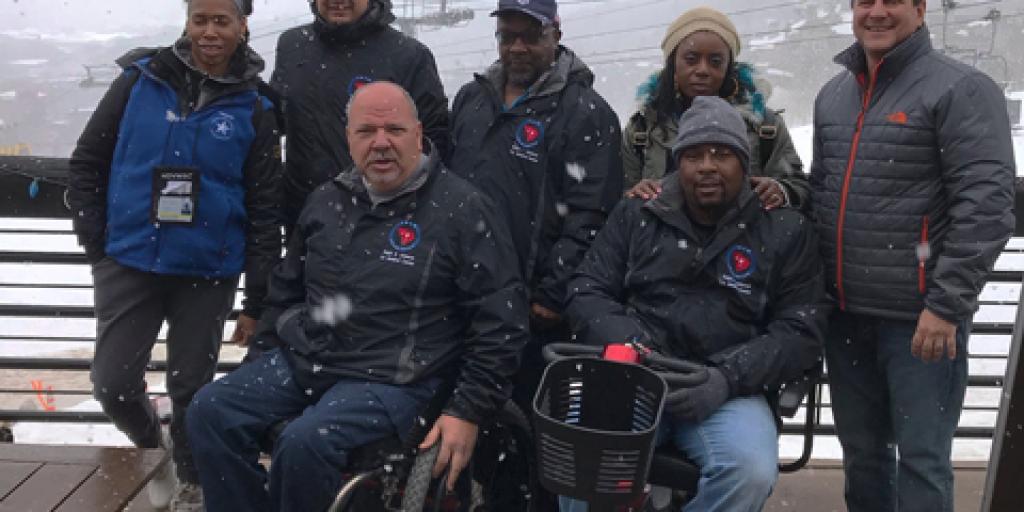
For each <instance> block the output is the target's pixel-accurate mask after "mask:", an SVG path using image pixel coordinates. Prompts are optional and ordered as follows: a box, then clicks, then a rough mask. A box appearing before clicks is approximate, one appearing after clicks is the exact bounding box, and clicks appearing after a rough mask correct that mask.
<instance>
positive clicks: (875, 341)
mask: <svg viewBox="0 0 1024 512" xmlns="http://www.w3.org/2000/svg"><path fill="white" fill-rule="evenodd" d="M916 328H917V321H916V320H914V321H911V320H886V319H882V318H877V317H869V316H861V315H851V314H848V313H842V312H836V313H834V314H833V316H832V319H831V322H830V325H829V333H828V335H827V337H826V341H825V356H826V360H827V362H828V375H829V383H830V390H831V395H832V408H833V414H834V415H835V423H836V431H837V433H838V434H839V442H840V444H842V447H843V466H844V468H845V470H846V505H847V507H848V508H849V510H850V511H851V512H867V511H870V512H886V511H896V510H898V511H899V512H913V511H922V512H924V511H928V512H943V511H952V510H953V467H952V463H951V462H950V452H951V451H952V445H953V434H954V431H955V430H956V426H957V422H958V421H959V419H960V408H961V406H962V405H963V401H964V391H965V389H966V387H967V336H968V334H969V332H970V329H971V324H970V322H961V323H960V324H959V325H957V333H956V346H957V350H956V351H957V354H956V359H954V360H952V361H950V360H949V359H948V358H947V357H946V356H945V355H943V357H942V359H941V360H939V361H938V362H934V363H926V362H923V361H921V360H920V359H917V358H916V357H914V356H913V355H912V354H911V353H910V342H911V339H912V338H913V335H914V331H915V329H916Z"/></svg>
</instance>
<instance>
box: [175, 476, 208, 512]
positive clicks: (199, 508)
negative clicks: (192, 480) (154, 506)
mask: <svg viewBox="0 0 1024 512" xmlns="http://www.w3.org/2000/svg"><path fill="white" fill-rule="evenodd" d="M170 510H171V512H203V510H205V509H204V508H203V488H202V487H199V484H189V483H183V484H181V485H179V486H178V488H177V489H175V490H174V498H171V509H170Z"/></svg>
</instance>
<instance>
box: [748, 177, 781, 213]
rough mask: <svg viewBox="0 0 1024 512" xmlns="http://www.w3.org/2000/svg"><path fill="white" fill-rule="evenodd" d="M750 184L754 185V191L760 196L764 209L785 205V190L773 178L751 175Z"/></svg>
mask: <svg viewBox="0 0 1024 512" xmlns="http://www.w3.org/2000/svg"><path fill="white" fill-rule="evenodd" d="M750 186H751V187H754V193H755V194H757V197H759V198H761V202H762V203H764V208H765V210H771V209H773V208H780V207H782V206H786V192H785V191H784V190H782V184H781V183H779V182H778V181H775V180H774V179H773V178H768V177H765V176H751V177H750Z"/></svg>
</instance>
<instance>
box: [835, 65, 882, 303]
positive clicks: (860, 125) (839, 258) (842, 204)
mask: <svg viewBox="0 0 1024 512" xmlns="http://www.w3.org/2000/svg"><path fill="white" fill-rule="evenodd" d="M881 67H882V61H878V64H876V65H875V70H874V72H873V73H871V81H870V82H869V83H868V90H867V92H866V93H865V94H864V99H863V100H862V102H861V109H860V114H858V115H857V131H856V132H854V134H853V144H851V146H850V158H849V160H847V161H846V174H845V175H844V176H843V189H842V192H841V193H840V197H839V220H838V222H837V224H836V287H837V288H838V293H839V309H840V310H843V311H846V290H845V287H844V286H843V226H844V224H845V223H846V198H847V196H848V195H849V193H850V178H851V177H852V176H853V164H854V161H855V160H856V159H857V147H858V146H859V145H860V135H861V131H862V130H863V129H864V117H865V116H866V114H867V111H868V105H870V104H871V95H872V94H873V93H874V90H875V80H876V79H877V78H878V69H879V68H881ZM862 85H863V83H862Z"/></svg>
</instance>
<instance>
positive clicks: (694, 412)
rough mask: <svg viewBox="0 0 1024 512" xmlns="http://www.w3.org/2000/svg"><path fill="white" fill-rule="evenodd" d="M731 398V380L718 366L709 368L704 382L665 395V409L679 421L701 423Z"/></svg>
mask: <svg viewBox="0 0 1024 512" xmlns="http://www.w3.org/2000/svg"><path fill="white" fill-rule="evenodd" d="M728 399H729V382H728V381H727V380H726V379H725V374H724V373H722V370H719V369H718V368H708V380H706V381H704V383H703V384H701V385H699V386H696V387H692V388H682V389H679V390H676V391H673V392H671V393H669V394H668V396H667V397H665V411H667V412H668V413H669V414H671V415H672V417H673V418H675V419H676V420H678V421H683V422H687V423H700V422H702V421H704V420H705V419H707V417H708V416H711V413H713V412H715V411H717V410H718V408H719V407H721V406H722V404H724V403H725V401H726V400H728Z"/></svg>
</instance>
